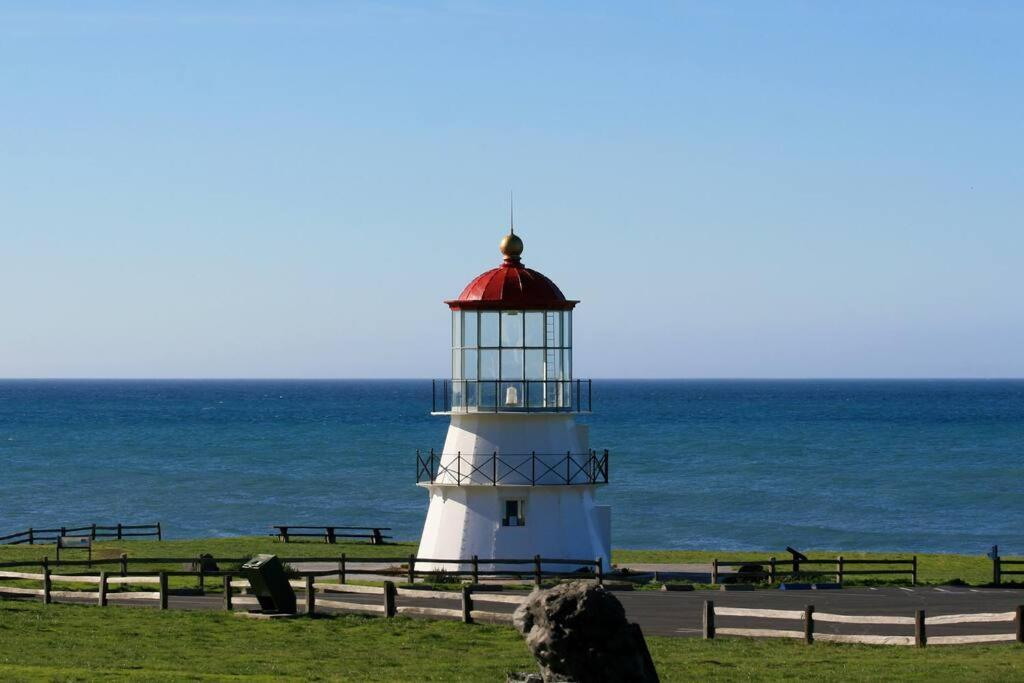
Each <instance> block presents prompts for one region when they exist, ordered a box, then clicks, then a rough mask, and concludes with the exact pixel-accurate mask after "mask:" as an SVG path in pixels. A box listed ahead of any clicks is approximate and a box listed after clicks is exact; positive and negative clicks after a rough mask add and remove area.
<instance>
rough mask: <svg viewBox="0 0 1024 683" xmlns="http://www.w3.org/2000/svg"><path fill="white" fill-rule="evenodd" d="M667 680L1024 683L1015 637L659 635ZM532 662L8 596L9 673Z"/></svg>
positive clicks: (443, 642) (358, 633) (158, 674)
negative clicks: (942, 643)
mask: <svg viewBox="0 0 1024 683" xmlns="http://www.w3.org/2000/svg"><path fill="white" fill-rule="evenodd" d="M648 642H649V645H650V647H651V652H652V656H653V657H654V661H655V664H656V666H657V668H658V670H659V673H660V675H661V678H662V680H663V681H692V680H701V681H703V680H806V681H818V680H837V681H838V680H842V681H872V680H920V681H926V680H928V681H931V680H971V681H1008V680H1024V648H1021V647H1019V646H1015V645H999V646H962V647H947V648H941V647H933V648H927V649H925V650H916V649H912V648H895V647H869V646H853V645H835V644H829V643H818V644H815V645H813V646H806V645H803V644H802V643H795V642H790V641H782V640H756V641H754V640H740V639H732V640H717V641H712V642H705V641H701V640H698V639H693V638H657V637H653V638H648ZM510 670H526V671H532V670H535V664H534V663H533V660H532V657H531V656H530V654H529V652H528V651H527V649H526V646H525V644H524V642H523V639H522V638H521V637H520V636H519V635H518V634H517V633H516V632H515V631H514V630H513V629H512V628H510V627H506V626H488V625H479V624H477V625H465V624H461V623H457V622H440V621H421V620H410V619H405V618H401V617H399V618H396V619H383V618H374V617H359V616H343V617H323V618H316V619H309V618H305V617H303V618H298V619H291V620H282V621H271V622H267V621H255V620H249V619H240V618H237V617H233V616H231V615H229V614H226V613H223V612H209V613H206V612H184V611H168V612H160V611H157V610H152V609H142V608H131V607H109V608H106V609H100V608H97V607H87V606H76V605H50V606H43V605H40V604H39V603H35V602H31V603H30V602H20V601H10V600H0V680H4V681H37V680H46V681H54V680H60V681H68V680H76V681H80V680H99V679H108V678H114V679H117V680H140V681H141V680H145V681H181V680H204V679H206V680H230V679H236V678H237V679H240V680H265V681H270V680H295V681H299V680H339V681H356V680H358V681H500V680H504V675H505V673H506V672H507V671H510Z"/></svg>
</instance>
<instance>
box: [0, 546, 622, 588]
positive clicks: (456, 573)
mask: <svg viewBox="0 0 1024 683" xmlns="http://www.w3.org/2000/svg"><path fill="white" fill-rule="evenodd" d="M249 559H250V558H247V557H226V558H225V557H221V558H216V557H213V556H212V555H197V556H193V557H133V558H129V557H128V555H127V554H124V553H122V554H121V555H120V556H119V557H116V558H94V559H93V560H92V563H91V564H90V563H89V561H88V560H60V561H52V560H50V559H49V558H48V557H44V558H43V559H42V560H16V561H11V562H0V570H5V571H7V572H8V573H10V571H11V570H14V569H18V568H36V569H38V570H39V572H42V573H46V572H49V571H52V569H53V568H54V567H62V568H63V567H68V568H73V567H83V566H88V567H93V566H97V565H98V566H101V567H102V566H104V565H107V566H112V567H116V572H117V574H118V575H119V576H122V577H127V576H139V575H143V572H138V571H134V572H133V571H130V568H131V566H139V565H142V566H143V567H145V566H147V565H148V566H151V565H154V564H158V565H169V564H170V565H175V564H177V565H191V567H192V568H191V569H182V570H164V571H163V572H161V573H163V574H165V575H166V576H194V577H196V578H197V579H198V580H199V585H200V588H203V587H204V586H205V579H206V578H207V577H219V576H226V575H233V574H238V572H239V570H238V569H237V568H220V567H221V565H224V566H225V567H226V566H228V565H238V566H240V565H242V564H244V563H245V562H248V561H249ZM279 559H280V560H281V562H283V563H285V564H289V565H290V564H297V563H302V562H331V563H334V566H333V568H331V569H321V570H315V571H313V570H311V571H298V572H294V573H295V575H297V576H307V575H308V576H338V577H339V581H340V582H341V583H345V582H346V579H347V578H348V577H349V576H358V575H372V576H395V577H398V576H401V577H405V578H406V579H407V581H408V582H409V583H410V584H413V583H415V581H416V579H417V578H428V579H440V580H444V579H447V578H449V577H452V578H456V577H469V578H471V579H472V581H473V583H474V584H475V583H479V581H480V579H481V578H482V577H484V578H509V579H526V580H532V581H533V583H534V585H537V586H539V585H541V583H543V580H544V579H563V578H577V579H579V578H594V579H596V580H597V582H598V583H603V582H604V559H603V558H600V557H599V558H597V559H593V560H586V559H571V558H569V559H567V558H550V557H541V556H540V555H535V556H534V557H532V558H480V557H477V556H476V555H474V556H472V557H469V558H454V559H437V558H428V557H417V556H416V555H406V556H404V557H349V556H348V555H347V553H341V554H340V555H334V556H323V557H280V558H279ZM368 564H369V565H373V566H370V567H367V566H366V565H368ZM381 564H392V565H393V566H391V567H381V566H380V565H381ZM417 565H421V566H422V565H431V567H430V568H427V569H418V568H417ZM437 565H442V566H443V567H444V568H443V569H441V570H438V569H436V568H435V567H436V566H437ZM212 566H217V567H218V569H211V568H210V567H212ZM450 566H454V567H455V568H454V569H453V568H450ZM551 566H561V567H571V568H572V569H571V570H567V571H555V570H553V569H550V568H545V567H551ZM112 575H113V574H112ZM2 576H3V574H2V573H0V577H2ZM64 576H85V577H88V576H92V574H91V573H90V574H67V573H65V574H64Z"/></svg>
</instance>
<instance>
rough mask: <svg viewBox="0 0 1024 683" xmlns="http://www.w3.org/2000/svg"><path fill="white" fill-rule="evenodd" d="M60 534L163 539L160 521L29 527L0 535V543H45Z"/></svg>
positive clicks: (54, 539) (94, 538) (82, 536)
mask: <svg viewBox="0 0 1024 683" xmlns="http://www.w3.org/2000/svg"><path fill="white" fill-rule="evenodd" d="M61 536H75V537H79V538H90V539H92V540H94V541H95V540H97V539H104V538H108V539H116V540H119V541H121V540H125V539H128V538H135V537H142V536H148V537H154V536H155V537H156V539H157V540H158V541H160V540H163V529H162V528H161V525H160V522H157V523H156V524H113V525H106V526H105V525H101V524H90V525H89V526H77V527H69V526H60V527H54V528H52V529H37V528H35V527H29V528H28V529H26V530H25V531H17V532H15V533H13V534H7V535H6V536H0V545H20V544H25V543H27V544H28V545H37V544H38V545H45V544H50V543H56V542H57V539H58V538H60V537H61Z"/></svg>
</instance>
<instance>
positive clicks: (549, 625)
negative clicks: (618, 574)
mask: <svg viewBox="0 0 1024 683" xmlns="http://www.w3.org/2000/svg"><path fill="white" fill-rule="evenodd" d="M512 623H513V624H515V627H516V628H517V629H518V630H519V632H520V633H522V634H523V636H525V638H526V644H527V646H528V647H529V648H530V651H531V652H532V653H533V656H534V657H535V658H536V659H537V663H538V664H539V665H540V672H541V676H542V678H543V680H544V681H578V682H579V683H591V682H595V683H599V682H602V681H609V682H612V681H616V682H623V683H625V682H630V683H632V682H636V683H652V682H656V681H657V680H658V674H657V673H656V672H655V670H654V664H653V662H652V661H651V655H650V653H649V652H648V650H647V643H646V642H645V641H644V636H643V633H641V631H640V627H639V626H637V625H636V624H631V623H629V622H628V621H626V610H624V609H623V607H622V603H621V602H619V601H618V599H617V598H616V597H615V596H614V595H612V594H611V593H609V592H608V591H606V590H605V589H604V588H602V587H601V586H598V585H596V584H595V583H593V582H590V581H574V582H572V583H565V584H561V585H558V586H555V587H554V588H550V589H547V590H535V591H534V592H533V593H532V594H530V597H529V598H528V599H527V601H526V602H524V603H523V604H522V605H520V606H519V608H518V609H517V610H516V612H515V615H514V616H513V618H512Z"/></svg>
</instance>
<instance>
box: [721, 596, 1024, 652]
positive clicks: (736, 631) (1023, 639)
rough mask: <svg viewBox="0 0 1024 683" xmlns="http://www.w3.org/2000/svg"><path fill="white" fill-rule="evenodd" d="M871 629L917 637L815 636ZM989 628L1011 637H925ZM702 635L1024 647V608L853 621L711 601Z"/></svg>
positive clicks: (823, 614) (810, 611) (845, 616)
mask: <svg viewBox="0 0 1024 683" xmlns="http://www.w3.org/2000/svg"><path fill="white" fill-rule="evenodd" d="M719 617H746V618H748V619H750V618H754V619H772V620H778V621H798V622H801V627H800V628H799V629H771V628H733V627H725V628H723V627H720V626H718V625H717V623H716V622H717V620H718V618H719ZM817 622H822V623H835V624H871V625H888V626H913V627H914V634H913V635H874V634H857V635H855V634H841V633H821V632H815V624H816V623H817ZM991 622H1012V623H1013V624H1014V625H1015V627H1014V631H1013V632H1012V633H978V634H969V635H947V636H931V637H929V636H928V635H927V628H928V627H929V626H939V625H947V624H975V623H991ZM703 634H704V638H705V639H712V638H716V637H717V636H720V635H728V636H744V637H748V638H795V639H801V640H804V641H805V642H807V643H812V642H814V641H815V640H821V641H827V642H833V643H866V644H869V645H916V646H918V647H925V646H926V645H964V644H971V643H997V642H1008V641H1010V642H1013V641H1015V642H1018V643H1024V606H1018V607H1017V609H1016V610H1015V611H1013V612H980V613H975V614H943V615H941V616H935V617H926V616H925V613H924V610H916V611H915V613H914V616H912V617H910V616H891V615H872V616H865V615H851V614H832V613H828V612H815V611H814V605H807V606H806V607H805V608H804V609H802V610H785V609H748V608H743V607H715V603H714V602H713V601H711V600H705V601H704V618H703Z"/></svg>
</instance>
